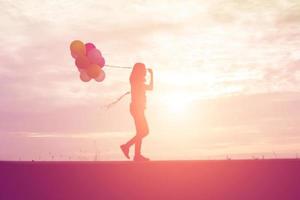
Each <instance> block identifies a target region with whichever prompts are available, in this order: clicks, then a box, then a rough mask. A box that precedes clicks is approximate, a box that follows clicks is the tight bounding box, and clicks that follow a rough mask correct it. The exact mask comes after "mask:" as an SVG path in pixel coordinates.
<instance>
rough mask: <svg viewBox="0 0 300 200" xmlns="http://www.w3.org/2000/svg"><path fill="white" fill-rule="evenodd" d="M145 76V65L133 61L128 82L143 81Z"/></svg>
mask: <svg viewBox="0 0 300 200" xmlns="http://www.w3.org/2000/svg"><path fill="white" fill-rule="evenodd" d="M145 76H146V66H145V64H143V63H135V65H134V66H133V69H132V72H131V74H130V78H129V80H130V83H131V84H135V83H144V82H145Z"/></svg>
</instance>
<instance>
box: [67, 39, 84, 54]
mask: <svg viewBox="0 0 300 200" xmlns="http://www.w3.org/2000/svg"><path fill="white" fill-rule="evenodd" d="M70 50H71V55H72V57H73V58H77V56H79V55H85V53H86V49H85V45H84V43H83V42H81V41H80V40H74V41H73V42H72V43H71V45H70Z"/></svg>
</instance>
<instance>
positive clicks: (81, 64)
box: [75, 55, 91, 69]
mask: <svg viewBox="0 0 300 200" xmlns="http://www.w3.org/2000/svg"><path fill="white" fill-rule="evenodd" d="M75 64H76V66H77V67H78V69H86V68H87V67H88V66H90V64H91V62H90V60H89V59H88V57H87V56H85V55H79V56H77V58H76V61H75Z"/></svg>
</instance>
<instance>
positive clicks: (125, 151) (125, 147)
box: [120, 144, 130, 159]
mask: <svg viewBox="0 0 300 200" xmlns="http://www.w3.org/2000/svg"><path fill="white" fill-rule="evenodd" d="M120 148H121V150H122V152H123V154H124V155H125V156H126V158H127V159H130V157H129V148H128V147H127V146H126V145H125V144H123V145H121V146H120Z"/></svg>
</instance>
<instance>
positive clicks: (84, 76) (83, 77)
mask: <svg viewBox="0 0 300 200" xmlns="http://www.w3.org/2000/svg"><path fill="white" fill-rule="evenodd" d="M80 79H81V80H82V81H83V82H89V81H90V80H91V79H92V78H91V77H89V75H87V73H86V71H84V70H81V71H80Z"/></svg>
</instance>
